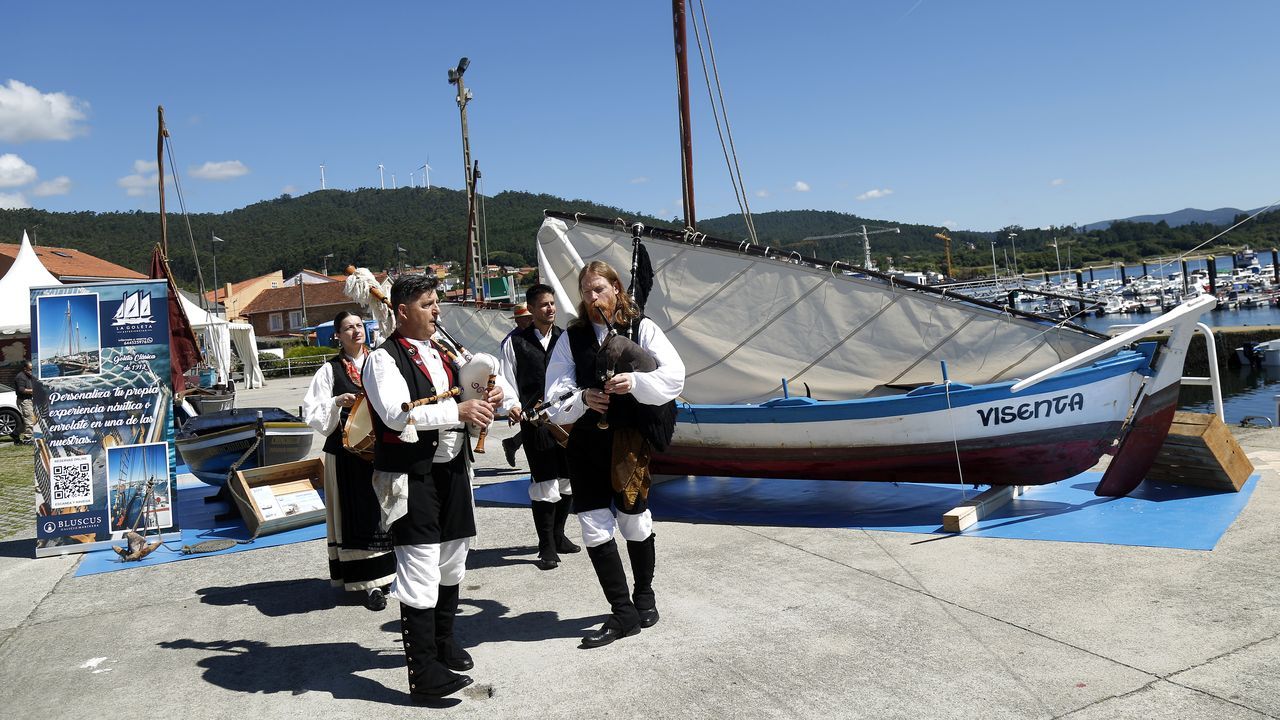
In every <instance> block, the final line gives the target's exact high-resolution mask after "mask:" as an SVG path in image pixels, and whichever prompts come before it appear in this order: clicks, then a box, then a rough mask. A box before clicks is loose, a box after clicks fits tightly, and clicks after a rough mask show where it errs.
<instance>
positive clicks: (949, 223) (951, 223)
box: [942, 220, 959, 230]
mask: <svg viewBox="0 0 1280 720" xmlns="http://www.w3.org/2000/svg"><path fill="white" fill-rule="evenodd" d="M958 224H959V223H957V222H956V221H955V220H943V221H942V227H944V228H946V229H948V230H955V229H956V225H958Z"/></svg>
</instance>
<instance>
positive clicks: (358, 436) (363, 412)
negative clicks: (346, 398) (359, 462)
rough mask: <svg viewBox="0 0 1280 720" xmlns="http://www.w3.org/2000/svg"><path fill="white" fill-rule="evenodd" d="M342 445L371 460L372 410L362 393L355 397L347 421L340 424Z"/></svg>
mask: <svg viewBox="0 0 1280 720" xmlns="http://www.w3.org/2000/svg"><path fill="white" fill-rule="evenodd" d="M342 446H343V447H344V448H346V449H347V450H348V451H350V452H353V453H355V454H356V455H359V456H360V458H361V459H363V460H367V461H368V462H373V411H372V410H370V409H369V399H368V398H367V397H366V396H364V395H363V394H362V395H360V396H359V397H358V398H356V404H355V405H352V406H351V412H350V413H348V414H347V423H346V424H345V425H343V426H342Z"/></svg>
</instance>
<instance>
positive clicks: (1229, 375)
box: [1077, 306, 1280, 425]
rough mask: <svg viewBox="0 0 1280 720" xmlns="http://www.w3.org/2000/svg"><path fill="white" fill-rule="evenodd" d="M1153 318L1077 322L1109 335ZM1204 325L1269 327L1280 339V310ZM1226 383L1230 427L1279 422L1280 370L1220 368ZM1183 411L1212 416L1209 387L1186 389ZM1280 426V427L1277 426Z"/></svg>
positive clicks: (1228, 313) (1221, 316) (1209, 316)
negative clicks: (1260, 420) (1256, 420)
mask: <svg viewBox="0 0 1280 720" xmlns="http://www.w3.org/2000/svg"><path fill="white" fill-rule="evenodd" d="M1152 317H1153V316H1152V315H1107V316H1105V317H1100V318H1099V317H1092V316H1090V317H1088V318H1083V319H1081V320H1078V321H1077V324H1080V325H1084V326H1085V327H1088V328H1090V329H1092V330H1098V331H1105V330H1106V329H1107V328H1109V327H1111V326H1112V325H1119V324H1138V323H1142V322H1146V321H1147V320H1150V319H1151V318H1152ZM1201 322H1203V323H1204V324H1205V325H1208V326H1209V327H1266V326H1272V327H1275V328H1276V337H1277V338H1280V308H1277V307H1275V306H1268V307H1260V308H1240V309H1237V310H1220V311H1215V312H1210V313H1205V315H1204V316H1203V317H1202V318H1201ZM1227 349H1228V350H1232V349H1234V348H1227ZM1219 377H1220V379H1221V383H1222V403H1223V412H1224V414H1225V415H1226V421H1227V423H1228V424H1232V425H1235V424H1239V422H1240V421H1241V420H1243V419H1244V418H1246V417H1250V416H1254V417H1257V416H1262V417H1266V418H1268V419H1270V421H1271V422H1273V423H1275V422H1276V421H1277V417H1276V415H1277V409H1276V395H1280V368H1252V367H1241V368H1231V367H1226V366H1225V365H1224V366H1223V367H1221V368H1219ZM1180 403H1181V408H1182V409H1183V410H1189V411H1192V412H1212V407H1213V401H1212V397H1211V396H1210V392H1209V388H1207V387H1183V388H1182V392H1181V396H1180ZM1277 424H1280V423H1277Z"/></svg>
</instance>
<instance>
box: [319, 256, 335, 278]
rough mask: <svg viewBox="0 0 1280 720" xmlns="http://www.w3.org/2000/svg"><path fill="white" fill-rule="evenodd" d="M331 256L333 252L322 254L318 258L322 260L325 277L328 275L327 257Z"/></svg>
mask: <svg viewBox="0 0 1280 720" xmlns="http://www.w3.org/2000/svg"><path fill="white" fill-rule="evenodd" d="M331 257H333V253H329V254H328V255H322V256H321V257H320V259H321V260H323V261H324V274H325V277H328V275H329V258H331Z"/></svg>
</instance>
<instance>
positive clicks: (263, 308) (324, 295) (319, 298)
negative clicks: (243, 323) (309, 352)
mask: <svg viewBox="0 0 1280 720" xmlns="http://www.w3.org/2000/svg"><path fill="white" fill-rule="evenodd" d="M344 287H346V286H345V285H344V284H343V283H339V282H322V283H307V292H306V295H307V314H308V315H310V314H311V308H317V307H323V306H325V305H349V304H351V303H353V302H355V301H354V300H352V299H351V298H349V297H347V294H346V293H344V292H343V291H342V289H343V288H344ZM301 307H302V291H301V290H299V289H298V286H297V285H290V286H289V287H282V288H270V289H268V290H263V291H262V292H261V293H260V294H259V295H258V297H256V298H254V299H253V302H251V303H249V305H248V307H246V308H245V309H243V310H241V311H240V314H241V315H256V314H258V313H264V312H279V311H281V310H298V309H300V308H301Z"/></svg>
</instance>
